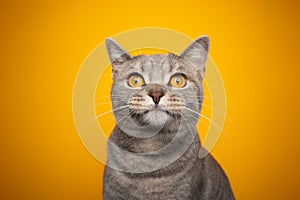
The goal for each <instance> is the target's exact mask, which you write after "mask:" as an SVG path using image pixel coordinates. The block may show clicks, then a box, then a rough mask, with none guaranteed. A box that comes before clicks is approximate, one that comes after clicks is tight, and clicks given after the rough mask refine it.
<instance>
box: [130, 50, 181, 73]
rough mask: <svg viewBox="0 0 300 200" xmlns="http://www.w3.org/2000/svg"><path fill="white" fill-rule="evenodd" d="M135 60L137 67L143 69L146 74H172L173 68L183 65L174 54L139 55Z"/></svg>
mask: <svg viewBox="0 0 300 200" xmlns="http://www.w3.org/2000/svg"><path fill="white" fill-rule="evenodd" d="M135 60H136V62H135V64H136V66H137V67H142V68H143V71H144V72H149V71H151V72H152V71H153V70H155V71H164V72H171V71H172V70H173V68H177V67H179V66H180V65H182V62H181V60H180V59H178V58H177V56H176V55H174V54H153V55H139V56H137V57H136V59H135Z"/></svg>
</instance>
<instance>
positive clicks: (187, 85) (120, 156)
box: [103, 36, 234, 200]
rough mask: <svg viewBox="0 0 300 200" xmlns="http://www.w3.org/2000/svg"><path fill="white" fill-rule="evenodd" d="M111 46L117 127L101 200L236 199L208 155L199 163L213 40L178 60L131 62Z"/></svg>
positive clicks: (154, 57) (142, 58)
mask: <svg viewBox="0 0 300 200" xmlns="http://www.w3.org/2000/svg"><path fill="white" fill-rule="evenodd" d="M106 48H107V51H108V55H109V58H110V61H111V64H112V67H113V80H114V82H113V86H112V90H111V100H112V105H113V110H114V116H115V118H116V121H117V125H116V126H115V128H114V130H113V132H112V134H111V136H110V138H109V141H108V147H107V148H108V149H107V152H108V158H107V164H106V166H105V172H104V184H103V199H105V200H121V199H124V200H127V199H130V200H131V199H132V200H142V199H163V200H165V199H166V200H168V199H180V200H185V199H189V200H190V199H194V200H199V199H200V200H208V199H215V200H221V199H226V200H228V199H234V196H233V193H232V190H231V187H230V184H229V181H228V179H227V177H226V175H225V173H224V171H223V170H222V168H221V166H220V165H219V164H218V163H217V161H216V160H215V159H214V158H213V157H212V156H211V155H210V154H209V153H208V152H206V156H205V157H199V153H200V149H201V148H202V147H201V143H200V140H199V137H198V134H197V129H196V123H197V122H198V120H199V117H200V110H201V105H202V102H203V87H202V79H203V76H204V73H205V64H206V60H207V56H208V53H207V52H208V49H209V38H208V37H206V36H202V37H199V38H198V39H196V40H195V41H194V42H193V43H192V44H191V45H190V46H189V47H187V48H186V50H184V51H183V52H182V53H181V54H179V55H175V54H172V53H169V54H167V55H164V54H154V55H147V56H146V55H139V56H134V57H132V56H131V55H130V54H129V53H127V52H126V51H125V50H124V49H123V48H122V47H120V46H119V45H118V44H117V43H116V42H115V41H113V40H112V39H107V40H106ZM201 151H203V148H202V149H201ZM202 153H203V152H202Z"/></svg>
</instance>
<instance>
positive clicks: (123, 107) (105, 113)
mask: <svg viewBox="0 0 300 200" xmlns="http://www.w3.org/2000/svg"><path fill="white" fill-rule="evenodd" d="M128 107H129V105H126V106H120V107H118V108H115V109H111V110H108V111H106V112H104V113H101V114H99V115H96V117H95V118H96V119H98V118H99V117H101V116H103V115H107V114H109V113H111V112H115V111H118V110H122V109H125V108H128Z"/></svg>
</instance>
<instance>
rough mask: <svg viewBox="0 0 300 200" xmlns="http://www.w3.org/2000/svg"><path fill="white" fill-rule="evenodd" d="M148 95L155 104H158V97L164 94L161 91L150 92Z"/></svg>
mask: <svg viewBox="0 0 300 200" xmlns="http://www.w3.org/2000/svg"><path fill="white" fill-rule="evenodd" d="M148 95H149V96H150V97H151V98H152V99H153V101H154V103H155V104H158V103H159V101H160V98H161V97H163V96H164V95H163V93H162V92H151V93H149V94H148Z"/></svg>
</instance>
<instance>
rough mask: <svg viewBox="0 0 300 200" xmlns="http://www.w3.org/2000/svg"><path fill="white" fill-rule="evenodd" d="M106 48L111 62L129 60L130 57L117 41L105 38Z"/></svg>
mask: <svg viewBox="0 0 300 200" xmlns="http://www.w3.org/2000/svg"><path fill="white" fill-rule="evenodd" d="M105 44H106V50H107V53H108V57H109V59H110V62H111V64H112V65H113V64H114V63H123V62H125V61H127V60H130V59H131V58H132V57H131V56H130V55H129V53H127V51H125V50H124V49H123V48H122V47H121V46H120V45H119V44H118V43H117V42H115V41H114V40H113V39H111V38H107V39H106V41H105Z"/></svg>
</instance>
